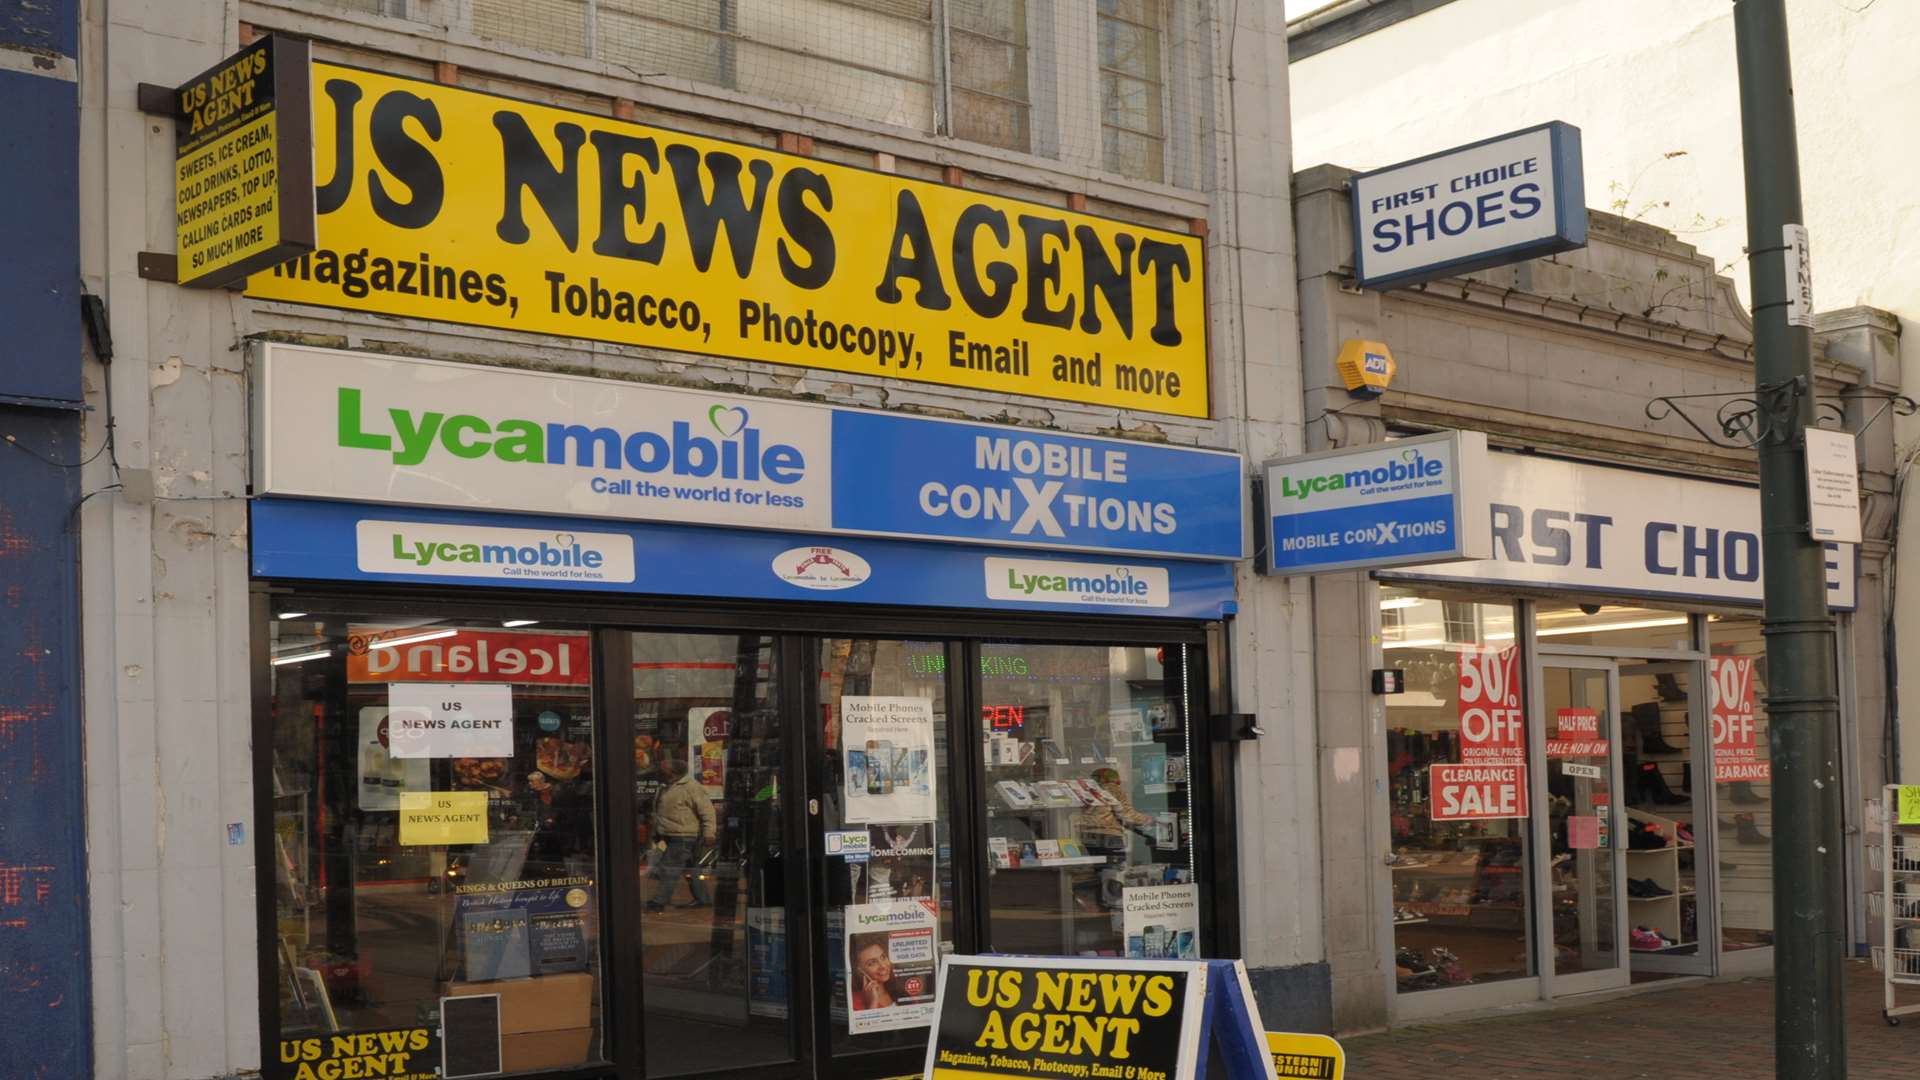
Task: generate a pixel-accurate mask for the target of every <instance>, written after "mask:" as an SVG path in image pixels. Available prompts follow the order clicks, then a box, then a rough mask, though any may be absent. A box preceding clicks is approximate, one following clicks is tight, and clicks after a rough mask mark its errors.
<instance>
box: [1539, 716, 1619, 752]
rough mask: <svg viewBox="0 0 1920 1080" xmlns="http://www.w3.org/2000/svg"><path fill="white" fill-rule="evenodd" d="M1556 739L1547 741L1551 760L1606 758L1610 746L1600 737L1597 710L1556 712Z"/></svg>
mask: <svg viewBox="0 0 1920 1080" xmlns="http://www.w3.org/2000/svg"><path fill="white" fill-rule="evenodd" d="M1553 717H1554V727H1555V729H1556V730H1555V734H1554V737H1552V738H1550V739H1548V740H1547V756H1548V757H1550V758H1569V757H1606V756H1607V751H1608V750H1609V746H1608V745H1607V740H1605V739H1603V738H1601V737H1600V713H1599V711H1598V710H1595V709H1559V710H1557V711H1555V712H1554V714H1553Z"/></svg>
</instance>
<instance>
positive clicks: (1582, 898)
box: [1530, 652, 1671, 994]
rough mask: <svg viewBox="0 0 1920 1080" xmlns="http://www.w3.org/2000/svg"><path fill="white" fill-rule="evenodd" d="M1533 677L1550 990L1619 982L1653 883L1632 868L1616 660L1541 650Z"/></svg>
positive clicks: (1539, 886)
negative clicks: (1639, 908)
mask: <svg viewBox="0 0 1920 1080" xmlns="http://www.w3.org/2000/svg"><path fill="white" fill-rule="evenodd" d="M1533 681H1534V685H1535V686H1536V687H1537V688H1538V694H1539V700H1540V708H1539V709H1538V710H1537V712H1538V716H1537V718H1536V723H1537V724H1538V725H1539V726H1541V728H1542V738H1541V739H1540V740H1539V742H1538V744H1537V745H1539V746H1541V747H1542V748H1543V749H1544V750H1545V753H1544V755H1535V756H1534V760H1533V761H1532V762H1530V765H1531V767H1532V769H1533V770H1534V776H1533V787H1534V790H1536V791H1540V792H1542V793H1543V794H1544V798H1543V799H1542V800H1541V801H1540V804H1539V805H1538V806H1536V807H1535V811H1534V822H1533V824H1534V829H1535V837H1536V839H1535V845H1536V847H1537V849H1538V850H1540V851H1543V852H1546V854H1547V857H1546V858H1545V859H1543V860H1540V865H1538V866H1537V867H1536V878H1539V877H1544V878H1545V879H1546V880H1545V881H1537V880H1536V884H1535V893H1536V895H1537V896H1538V897H1539V898H1540V903H1541V906H1543V907H1545V908H1546V911H1545V912H1544V913H1542V914H1540V915H1539V920H1540V925H1541V927H1543V928H1545V930H1546V933H1545V934H1544V935H1543V940H1542V942H1541V950H1542V954H1543V956H1542V959H1543V961H1544V960H1545V957H1546V955H1548V954H1550V955H1551V957H1552V959H1551V962H1550V963H1543V965H1542V967H1543V969H1544V970H1545V971H1546V972H1550V973H1551V975H1550V978H1549V979H1548V982H1547V985H1548V987H1549V989H1550V992H1551V993H1553V994H1578V993H1587V992H1590V991H1594V990H1610V989H1615V988H1618V987H1621V986H1625V985H1627V983H1628V982H1629V979H1630V969H1629V966H1628V960H1627V955H1626V949H1627V947H1628V946H1629V944H1630V943H1631V942H1632V941H1633V939H1632V938H1631V937H1630V936H1629V935H1630V934H1631V933H1632V930H1631V926H1630V923H1631V922H1632V920H1631V919H1630V917H1629V913H1630V912H1632V911H1633V910H1634V905H1635V904H1637V903H1641V902H1643V901H1647V900H1649V899H1650V897H1651V896H1652V890H1653V888H1654V887H1653V886H1645V885H1643V883H1642V882H1641V881H1640V880H1639V879H1637V878H1633V877H1632V876H1631V870H1632V865H1631V864H1632V860H1631V859H1630V858H1629V854H1630V849H1629V847H1628V844H1627V843H1626V840H1627V838H1628V836H1629V835H1630V829H1631V826H1630V825H1629V819H1628V817H1627V816H1626V814H1623V812H1622V807H1621V799H1620V795H1619V793H1620V792H1621V791H1622V788H1623V785H1622V782H1621V777H1622V774H1621V767H1620V750H1621V733H1620V732H1621V729H1620V725H1619V723H1618V722H1617V717H1618V715H1619V709H1618V702H1619V700H1620V673H1619V669H1618V667H1617V666H1616V665H1615V664H1614V662H1613V661H1611V660H1604V659H1598V658H1594V657H1581V656H1558V655H1553V654H1548V653H1544V652H1543V653H1542V655H1541V657H1540V666H1539V673H1538V675H1537V676H1536V677H1535V679H1534V680H1533ZM1629 813H1630V812H1629ZM1631 853H1633V854H1637V852H1631ZM1643 893H1645V894H1646V895H1645V896H1643V895H1642V894H1643ZM1669 895H1671V893H1669Z"/></svg>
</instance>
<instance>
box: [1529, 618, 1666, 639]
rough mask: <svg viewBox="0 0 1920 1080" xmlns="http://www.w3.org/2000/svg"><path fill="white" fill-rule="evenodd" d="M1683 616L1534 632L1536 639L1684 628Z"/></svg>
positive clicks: (1559, 627) (1561, 627) (1550, 628)
mask: <svg viewBox="0 0 1920 1080" xmlns="http://www.w3.org/2000/svg"><path fill="white" fill-rule="evenodd" d="M1685 625H1687V617H1686V616H1685V615H1669V616H1667V617H1666V618H1662V619H1634V620H1631V621H1629V622H1612V623H1595V624H1593V625H1591V626H1554V627H1548V628H1546V629H1542V630H1536V631H1534V635H1535V636H1536V637H1559V636H1561V635H1562V634H1601V633H1605V632H1606V631H1608V630H1647V629H1651V628H1653V627H1656V626H1685Z"/></svg>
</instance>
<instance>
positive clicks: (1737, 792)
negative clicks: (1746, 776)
mask: <svg viewBox="0 0 1920 1080" xmlns="http://www.w3.org/2000/svg"><path fill="white" fill-rule="evenodd" d="M1727 801H1728V802H1730V803H1739V804H1740V805H1742V806H1761V805H1764V804H1765V803H1766V801H1767V800H1766V799H1764V798H1762V797H1761V796H1759V795H1756V794H1754V790H1753V784H1752V783H1750V782H1748V781H1746V780H1735V781H1733V782H1732V783H1730V784H1728V785H1727Z"/></svg>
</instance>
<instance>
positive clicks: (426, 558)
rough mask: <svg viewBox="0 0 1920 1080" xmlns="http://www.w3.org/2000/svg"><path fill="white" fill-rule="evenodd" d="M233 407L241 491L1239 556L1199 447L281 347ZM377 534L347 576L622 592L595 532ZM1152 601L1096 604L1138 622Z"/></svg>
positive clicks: (618, 545) (626, 550)
mask: <svg viewBox="0 0 1920 1080" xmlns="http://www.w3.org/2000/svg"><path fill="white" fill-rule="evenodd" d="M255 408H256V410H257V412H258V416H257V417H256V428H255V430H256V431H259V432H261V433H263V434H262V436H261V437H262V440H263V442H262V444H261V446H260V449H259V452H258V453H257V454H256V456H255V465H256V469H257V476H256V484H255V490H256V491H259V492H261V493H263V494H275V495H295V496H306V497H313V498H327V499H352V500H359V501H363V502H373V503H401V504H408V503H410V504H418V505H427V506H442V507H454V508H459V509H466V510H502V511H519V512H524V513H535V514H552V515H567V516H572V517H590V518H608V519H618V520H629V521H658V522H681V523H686V524H697V525H726V526H739V527H745V528H753V529H776V530H787V531H792V532H798V533H816V534H817V533H841V534H852V535H866V536H896V537H909V538H916V539H931V540H942V541H947V542H954V543H966V544H993V545H999V546H1003V547H1032V548H1053V549H1063V550H1077V551H1104V552H1124V553H1132V554H1142V555H1155V556H1162V557H1168V558H1185V559H1207V560H1219V561H1230V560H1233V559H1237V558H1239V557H1240V555H1241V550H1242V531H1241V530H1242V527H1243V525H1242V522H1243V518H1242V516H1241V514H1242V497H1241V493H1242V492H1243V491H1244V472H1243V469H1242V465H1241V458H1240V457H1239V455H1237V454H1231V453H1224V452H1220V451H1214V450H1202V449H1194V448H1184V447H1172V446H1165V445H1158V444H1152V443H1141V442H1133V441H1127V440H1120V439H1107V438H1098V437H1091V436H1081V435H1065V434H1061V433H1057V432H1051V431H1040V430H1032V429H1026V428H1012V427H1006V426H1000V425H992V424H977V423H968V422H961V421H951V420H936V419H930V418H924V417H916V416H909V415H903V414H899V413H880V412H871V411H867V410H859V409H843V408H833V407H828V406H822V405H815V404H810V403H803V402H794V401H787V400H777V399H771V398H760V397H745V396H739V395H728V394H711V393H702V392H698V391H691V390H684V389H679V388H673V387H663V386H650V385H646V384H641V383H632V382H620V381H616V380H610V379H592V378H584V377H579V376H569V375H555V374H550V373H546V372H535V371H525V370H515V369H509V368H495V367H484V366H480V365H475V364H453V363H444V362H439V361H431V360H415V359H409V358H402V357H390V356H375V355H370V354H365V353H350V352H342V351H337V350H331V349H314V348H308V347H304V346H286V345H268V346H265V347H264V355H263V356H262V357H261V360H260V364H259V368H258V373H257V376H256V382H255ZM385 524H386V523H384V522H382V523H370V525H369V528H370V530H371V531H370V532H369V534H368V536H363V537H362V541H363V549H367V548H369V547H370V549H371V552H372V553H371V555H370V556H369V557H370V558H372V559H373V560H375V561H376V562H377V563H378V565H364V566H363V567H362V569H366V570H383V571H387V572H395V571H402V570H405V571H408V572H431V573H436V574H456V575H464V576H475V577H504V576H516V577H524V578H530V579H548V580H552V581H554V582H556V583H558V582H562V581H574V580H581V581H605V582H617V581H621V580H628V581H630V580H632V579H633V577H634V565H633V554H632V548H631V545H630V544H626V543H622V542H620V541H619V539H618V538H617V537H612V536H607V535H604V534H599V533H589V532H586V531H584V530H580V531H569V530H560V531H556V532H554V533H543V532H539V531H535V530H526V531H524V532H522V533H517V534H512V535H505V534H503V535H501V536H500V537H497V538H494V539H493V540H491V541H489V542H485V543H475V542H473V541H472V540H471V539H470V538H467V537H462V536H460V535H456V533H455V530H450V529H448V528H444V527H440V528H422V527H413V528H401V527H398V526H396V527H393V528H390V529H387V531H386V532H385V533H382V532H381V531H380V530H381V529H382V528H384V527H385ZM369 540H370V541H371V543H368V541H369ZM837 550H838V549H834V548H828V547H824V546H822V547H819V548H817V549H809V550H804V551H803V550H798V549H795V550H793V551H787V552H785V553H784V554H783V555H782V556H781V559H784V560H786V563H787V564H790V565H786V570H787V572H788V573H789V574H790V575H791V576H792V577H793V578H795V579H797V580H796V583H797V584H804V585H806V586H807V587H809V588H829V587H833V586H835V585H844V584H848V583H849V582H848V579H847V578H846V574H847V573H850V572H853V571H856V570H858V569H859V567H858V566H857V565H856V564H855V563H853V562H852V561H850V560H848V559H846V558H845V557H844V556H840V555H836V554H835V552H836V551H837ZM836 563H837V565H836ZM1010 569H1011V570H1013V571H1015V572H1012V573H1010V574H1008V576H1007V577H1006V579H1005V580H1006V587H1007V588H1009V589H1013V590H1022V589H1026V590H1028V591H1029V594H1031V590H1033V589H1036V588H1039V587H1041V586H1045V587H1047V588H1048V589H1053V588H1054V586H1056V585H1058V584H1059V583H1060V582H1061V581H1065V580H1067V579H1068V578H1069V577H1070V576H1076V575H1066V574H1057V573H1046V572H1038V573H1027V574H1025V575H1024V576H1023V575H1022V573H1020V572H1018V571H1020V569H1021V568H1019V567H1013V568H1010ZM1056 579H1059V580H1058V581H1056ZM852 583H854V584H857V582H852ZM1155 586H1156V582H1155V581H1153V580H1144V579H1128V580H1125V581H1119V582H1116V583H1115V584H1114V585H1113V586H1112V588H1111V590H1109V591H1110V592H1111V594H1112V596H1113V598H1115V599H1120V600H1126V601H1135V600H1137V601H1140V602H1144V603H1149V604H1151V603H1152V602H1153V599H1154V597H1155V592H1154V589H1155ZM1106 588H1107V583H1106V582H1104V581H1102V582H1100V583H1098V586H1097V587H1095V586H1089V588H1088V590H1082V591H1094V592H1098V591H1100V590H1101V589H1106ZM1056 591H1057V590H1056ZM1161 594H1162V595H1164V590H1162V593H1161Z"/></svg>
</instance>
